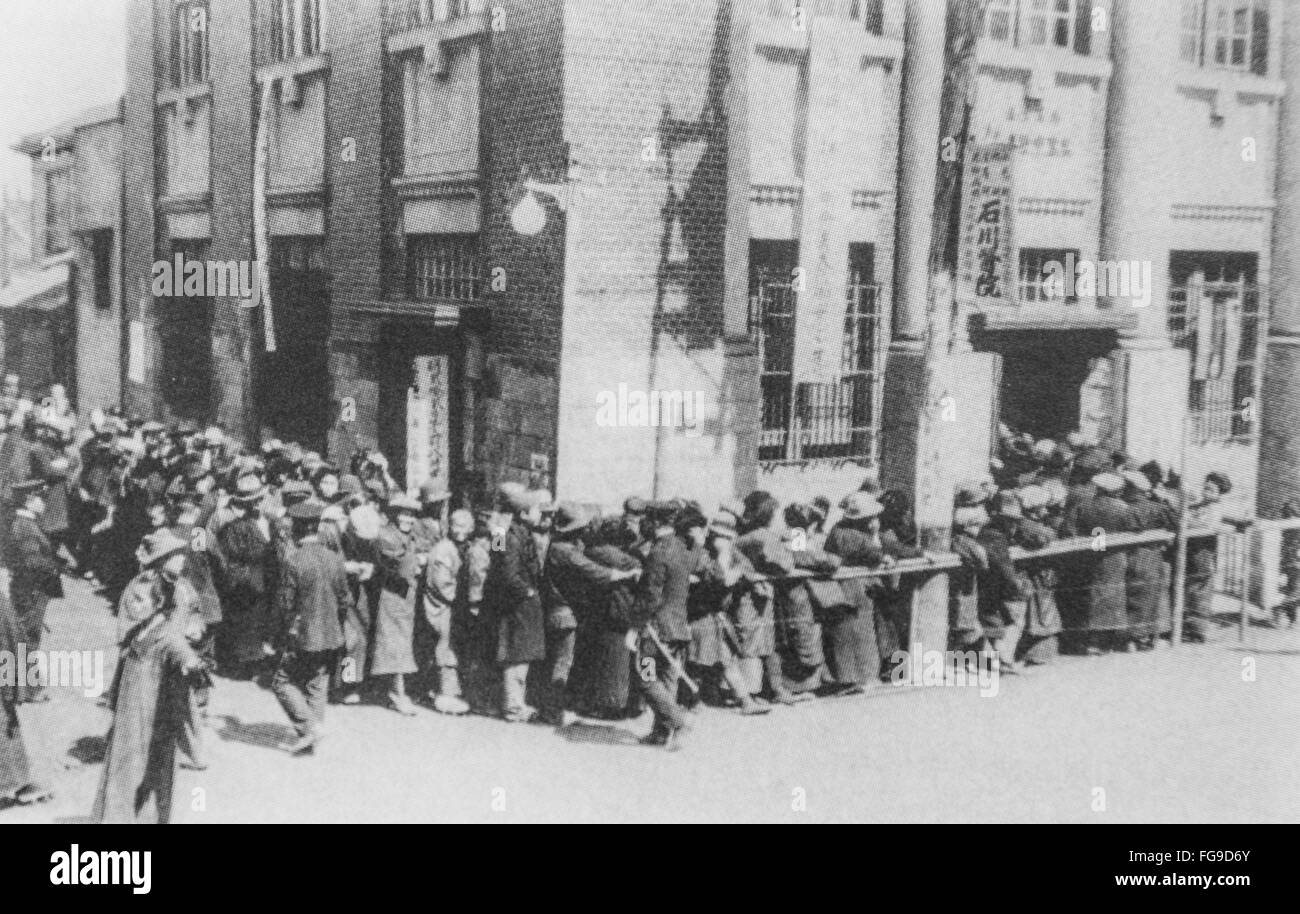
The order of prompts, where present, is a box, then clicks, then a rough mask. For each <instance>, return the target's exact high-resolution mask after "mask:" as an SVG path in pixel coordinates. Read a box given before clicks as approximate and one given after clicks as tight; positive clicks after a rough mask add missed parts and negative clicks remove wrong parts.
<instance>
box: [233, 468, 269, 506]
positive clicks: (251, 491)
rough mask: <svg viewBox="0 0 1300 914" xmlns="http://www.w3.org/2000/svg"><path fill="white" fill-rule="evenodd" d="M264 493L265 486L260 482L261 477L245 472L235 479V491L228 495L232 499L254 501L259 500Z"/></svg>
mask: <svg viewBox="0 0 1300 914" xmlns="http://www.w3.org/2000/svg"><path fill="white" fill-rule="evenodd" d="M264 495H266V486H264V485H263V484H262V480H261V478H260V477H258V476H254V475H253V474H252V473H246V474H244V475H243V476H240V477H239V478H238V479H236V480H235V491H234V492H232V493H231V495H230V497H231V499H232V500H234V501H239V502H254V501H260V500H261V499H262V497H263V496H264Z"/></svg>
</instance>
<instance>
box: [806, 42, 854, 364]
mask: <svg viewBox="0 0 1300 914" xmlns="http://www.w3.org/2000/svg"><path fill="white" fill-rule="evenodd" d="M809 33H810V37H809V42H810V44H809V47H810V50H809V57H808V61H809V62H808V70H809V72H808V93H809V104H808V126H807V133H808V158H807V162H806V163H805V168H804V187H803V204H802V213H801V220H802V225H801V228H800V233H799V236H800V237H799V268H800V274H799V276H798V277H797V278H796V293H797V295H798V299H797V302H798V304H797V306H796V309H795V331H794V377H795V379H796V380H797V381H798V382H799V383H809V384H828V383H832V382H835V381H837V380H838V379H839V376H840V374H841V372H842V371H843V368H844V366H843V357H844V315H845V312H846V311H847V309H848V291H847V289H848V285H847V284H848V275H849V240H850V232H849V229H850V223H851V221H852V218H853V192H854V190H856V189H857V181H858V176H859V175H860V174H861V172H862V158H863V155H864V154H865V150H867V149H868V148H869V143H868V141H867V138H866V136H865V134H864V130H863V120H862V118H861V117H858V116H855V115H856V110H855V106H857V105H860V104H861V102H862V99H863V98H869V97H871V95H870V93H869V91H868V90H867V88H866V87H865V85H864V79H863V76H862V72H861V66H860V65H858V60H859V58H860V57H861V55H862V50H861V46H860V44H859V42H860V38H859V36H856V35H853V34H850V33H849V32H848V31H847V30H845V29H843V28H841V27H840V26H839V23H838V22H836V21H835V20H834V19H832V18H829V17H817V18H814V19H813V20H812V22H811V23H810V25H809Z"/></svg>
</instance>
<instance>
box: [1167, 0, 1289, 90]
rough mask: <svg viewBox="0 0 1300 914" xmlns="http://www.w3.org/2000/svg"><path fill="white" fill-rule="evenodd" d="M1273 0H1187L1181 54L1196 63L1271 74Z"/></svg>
mask: <svg viewBox="0 0 1300 914" xmlns="http://www.w3.org/2000/svg"><path fill="white" fill-rule="evenodd" d="M1268 3H1269V0H1183V5H1182V15H1181V17H1180V20H1179V29H1180V33H1181V37H1180V40H1179V50H1178V54H1179V58H1180V59H1181V60H1183V61H1185V62H1187V63H1190V64H1194V65H1196V66H1205V67H1211V68H1213V69H1216V70H1234V71H1236V72H1239V73H1254V74H1255V75H1256V76H1267V75H1268V35H1269V17H1268Z"/></svg>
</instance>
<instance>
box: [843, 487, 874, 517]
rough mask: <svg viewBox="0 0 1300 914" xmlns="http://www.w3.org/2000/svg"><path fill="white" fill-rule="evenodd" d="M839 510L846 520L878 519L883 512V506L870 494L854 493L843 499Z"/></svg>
mask: <svg viewBox="0 0 1300 914" xmlns="http://www.w3.org/2000/svg"><path fill="white" fill-rule="evenodd" d="M840 508H841V509H842V510H843V511H844V517H845V518H846V519H848V520H861V519H862V518H867V517H879V516H880V515H881V513H882V512H883V511H884V510H885V506H884V505H882V504H881V503H880V500H879V499H877V498H876V496H874V495H872V494H871V493H870V492H854V493H853V494H852V495H850V496H849V497H848V498H846V499H844V501H843V502H842V503H841V505H840Z"/></svg>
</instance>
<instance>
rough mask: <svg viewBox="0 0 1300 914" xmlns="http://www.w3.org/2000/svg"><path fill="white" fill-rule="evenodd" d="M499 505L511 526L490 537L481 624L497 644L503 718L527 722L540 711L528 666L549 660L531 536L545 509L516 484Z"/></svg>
mask: <svg viewBox="0 0 1300 914" xmlns="http://www.w3.org/2000/svg"><path fill="white" fill-rule="evenodd" d="M498 505H499V506H500V507H502V508H505V509H506V510H507V511H508V512H509V526H508V527H506V528H505V529H504V530H501V529H500V528H498V529H496V530H494V531H493V533H492V537H493V538H492V553H491V564H490V565H489V567H488V572H487V578H486V580H485V581H484V583H483V624H484V627H485V629H486V631H487V632H488V633H490V634H489V638H491V639H492V641H494V642H495V643H494V644H493V645H492V647H493V648H494V649H493V650H492V654H491V656H492V657H493V659H494V660H495V661H496V663H497V665H498V667H499V668H500V670H501V714H502V717H503V718H504V719H505V720H507V721H511V722H529V721H532V720H534V719H535V718H536V717H537V711H536V709H534V708H532V707H531V706H529V705H528V703H527V702H526V701H525V689H526V686H527V683H528V668H529V666H530V665H531V664H533V663H536V662H539V661H541V660H545V659H546V621H545V610H544V608H543V606H542V560H541V557H540V556H539V555H538V553H537V544H536V541H535V540H534V538H533V531H534V530H535V529H536V528H537V527H538V526H539V525H540V524H541V522H542V511H541V504H540V503H539V502H538V501H536V500H535V499H533V498H531V497H530V496H529V494H528V493H527V491H526V490H525V489H524V487H523V486H520V485H517V484H513V483H505V484H503V485H502V486H501V489H500V490H498ZM495 520H496V521H497V522H500V520H502V518H501V517H500V516H498V517H497V518H495Z"/></svg>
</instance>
